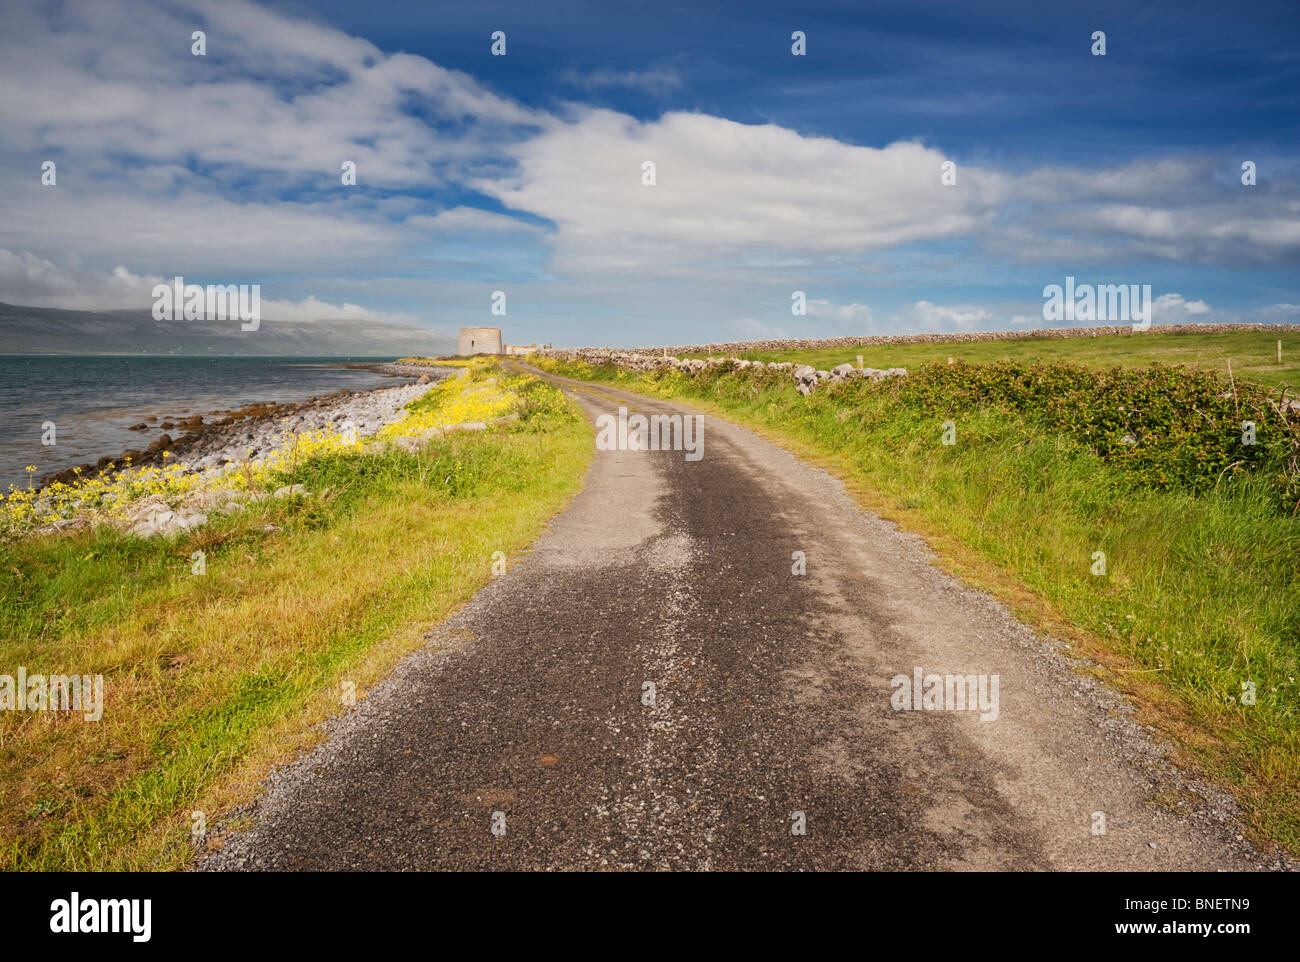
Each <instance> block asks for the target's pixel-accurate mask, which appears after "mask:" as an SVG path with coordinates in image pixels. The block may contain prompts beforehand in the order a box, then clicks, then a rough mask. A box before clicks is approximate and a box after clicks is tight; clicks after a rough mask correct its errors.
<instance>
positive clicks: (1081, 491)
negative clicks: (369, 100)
mask: <svg viewBox="0 0 1300 962" xmlns="http://www.w3.org/2000/svg"><path fill="white" fill-rule="evenodd" d="M1213 339H1214V340H1215V341H1217V342H1218V343H1219V345H1220V347H1223V346H1225V345H1232V344H1235V345H1236V346H1238V347H1239V346H1241V344H1242V343H1243V340H1244V339H1243V338H1239V337H1236V336H1230V338H1229V339H1228V340H1227V341H1225V340H1224V339H1223V338H1220V337H1214V338H1213ZM1135 340H1136V339H1135ZM1189 340H1191V339H1190V338H1186V337H1182V336H1175V337H1168V338H1166V339H1164V340H1163V341H1161V342H1160V343H1170V344H1172V345H1173V346H1174V347H1175V348H1179V349H1187V348H1188V347H1189V345H1188V344H1187V343H1186V342H1187V341H1189ZM1032 343H1033V346H1032V348H1031V349H1033V350H1037V349H1039V347H1040V345H1041V348H1042V349H1043V350H1047V349H1058V348H1059V349H1061V350H1066V351H1071V350H1072V351H1080V350H1082V349H1084V348H1088V349H1091V350H1092V351H1095V352H1096V354H1095V355H1094V357H1097V358H1102V357H1105V354H1104V349H1103V348H1102V347H1101V346H1100V345H1099V344H1098V343H1095V342H1091V341H1041V342H1032ZM1144 343H1145V340H1144ZM1016 346H1017V347H1020V348H1023V347H1024V344H1023V343H1018V344H1017V345H1016ZM958 347H959V345H952V346H951V347H950V346H948V345H939V346H913V345H907V346H902V347H899V348H889V349H876V352H877V353H876V354H875V355H874V357H872V358H869V359H868V363H872V362H874V363H875V364H876V365H877V366H886V365H898V364H910V365H911V366H912V370H913V373H912V374H911V375H910V376H909V377H906V378H900V379H888V380H884V381H879V382H871V381H847V382H844V383H842V384H839V385H834V386H824V387H822V388H819V389H818V390H817V391H815V392H814V393H813V394H812V395H810V396H808V397H804V396H801V395H800V394H798V393H797V392H796V391H795V390H794V388H793V385H792V384H791V381H790V378H789V376H788V374H786V373H785V372H775V371H762V372H754V371H753V370H739V371H731V370H729V369H728V366H722V367H717V368H712V369H708V370H705V371H703V372H700V373H698V374H695V375H688V374H685V373H683V372H682V371H680V370H675V369H664V370H660V371H655V372H640V373H638V372H632V371H628V370H625V369H622V368H615V367H613V366H610V365H600V366H592V365H588V364H584V363H580V362H561V361H556V360H551V359H546V358H543V359H541V360H540V361H538V363H539V365H540V366H542V367H545V368H547V369H549V370H552V371H555V372H557V373H560V374H565V375H568V376H570V377H575V378H578V379H582V380H596V381H610V382H614V383H616V384H617V385H618V386H620V387H624V388H628V389H631V390H638V391H643V392H645V393H647V394H651V395H655V396H659V397H665V398H673V399H679V400H682V401H685V402H687V403H689V404H693V405H695V406H698V407H701V408H703V409H704V410H708V411H712V412H714V413H717V414H719V415H721V416H723V417H726V418H728V419H730V420H733V421H736V422H738V423H741V424H745V425H747V426H750V427H752V428H754V429H755V430H757V431H758V432H759V433H761V434H763V435H765V436H767V437H769V438H771V439H773V440H775V441H777V442H779V443H782V444H784V445H785V446H786V447H788V448H789V449H790V450H792V451H794V452H795V453H797V454H799V455H801V456H803V457H806V458H808V459H810V460H812V461H814V462H815V463H818V464H821V465H823V466H824V467H826V468H827V469H828V470H830V471H832V472H833V473H835V474H836V475H838V476H839V477H841V478H843V479H844V480H845V482H846V484H847V485H848V487H849V489H850V490H851V491H852V492H853V493H854V494H855V495H856V496H857V497H858V498H859V499H860V500H861V501H862V503H863V504H864V505H865V506H867V507H869V508H871V509H872V510H875V511H876V512H878V513H879V514H881V515H883V516H885V517H888V518H891V519H893V520H895V521H897V522H898V523H899V524H900V525H901V526H902V527H904V528H906V529H909V530H912V531H916V532H918V533H920V534H921V535H922V536H924V537H925V538H926V539H927V541H929V543H930V544H931V546H932V547H934V548H935V550H936V551H937V552H938V554H939V556H940V558H941V559H942V561H943V563H944V564H945V566H946V567H947V568H948V569H949V570H951V571H953V572H954V573H956V574H958V575H959V576H961V577H962V578H964V579H965V580H966V581H968V582H970V583H973V584H976V585H978V586H980V587H983V588H985V589H987V590H989V591H991V592H992V593H994V594H995V595H996V596H997V597H999V598H1000V599H1001V600H1002V601H1004V602H1005V603H1006V604H1007V605H1008V606H1009V607H1010V608H1011V609H1012V610H1013V611H1014V612H1015V613H1016V614H1017V616H1018V617H1021V618H1022V619H1023V620H1025V621H1026V622H1028V623H1030V624H1034V625H1037V626H1039V627H1041V628H1043V629H1045V630H1047V631H1049V632H1050V633H1051V634H1053V635H1054V636H1056V637H1059V638H1063V639H1068V640H1069V641H1070V642H1071V643H1072V644H1073V646H1074V647H1075V649H1076V650H1080V651H1083V652H1085V653H1087V654H1089V655H1090V656H1092V658H1093V659H1095V663H1096V665H1097V668H1096V669H1095V670H1096V671H1098V672H1099V673H1100V674H1101V675H1102V676H1103V677H1104V678H1105V679H1107V680H1108V681H1109V682H1110V683H1111V684H1113V685H1114V686H1116V687H1117V688H1119V689H1121V690H1123V691H1125V692H1127V693H1128V694H1129V695H1130V696H1131V697H1132V698H1133V699H1134V701H1135V702H1136V703H1137V704H1138V706H1139V707H1140V709H1141V711H1142V719H1143V721H1144V722H1146V723H1148V724H1151V725H1153V726H1156V727H1158V728H1160V729H1161V730H1163V731H1164V732H1165V733H1166V734H1167V735H1168V736H1169V737H1170V738H1171V739H1172V740H1173V742H1174V743H1175V744H1176V745H1177V746H1180V749H1181V757H1182V758H1183V759H1184V760H1185V761H1187V762H1188V763H1189V764H1194V765H1197V766H1199V767H1201V768H1202V770H1203V771H1205V772H1207V773H1209V774H1210V775H1211V776H1212V777H1214V778H1217V779H1218V780H1220V781H1221V782H1222V783H1224V784H1226V785H1228V786H1229V787H1230V788H1231V789H1232V790H1233V791H1234V793H1235V794H1236V796H1237V798H1238V799H1239V800H1240V802H1241V804H1242V806H1243V808H1244V810H1245V812H1246V817H1247V820H1248V823H1249V824H1250V826H1251V830H1252V834H1253V835H1254V837H1255V839H1256V840H1257V841H1259V842H1261V843H1264V844H1268V843H1279V844H1281V845H1283V846H1284V847H1286V848H1287V849H1289V850H1290V851H1291V852H1292V853H1295V852H1298V851H1300V685H1298V683H1297V679H1300V518H1298V517H1297V500H1300V479H1298V478H1297V471H1296V463H1297V462H1296V458H1297V455H1298V454H1300V419H1297V418H1295V417H1294V416H1291V417H1289V418H1286V417H1283V416H1282V415H1280V414H1278V413H1277V412H1276V410H1275V409H1271V408H1270V407H1269V400H1270V397H1275V395H1276V392H1272V391H1270V390H1266V389H1264V388H1262V387H1252V386H1251V385H1249V384H1247V383H1239V384H1238V389H1239V394H1238V396H1236V397H1234V396H1233V394H1232V393H1231V392H1230V391H1228V385H1227V382H1226V381H1225V380H1223V379H1220V378H1218V377H1217V376H1215V375H1211V374H1209V373H1204V372H1190V371H1186V370H1174V369H1149V370H1132V369H1130V370H1127V371H1118V372H1116V371H1113V370H1112V371H1098V370H1094V369H1091V368H1085V367H1081V366H1079V365H1074V364H1060V363H1056V364H1050V365H1039V364H1026V363H1017V362H1011V363H1007V362H998V363H991V364H989V363H985V364H965V363H955V364H953V365H951V366H949V365H948V364H947V363H946V359H947V356H948V355H947V352H948V351H949V350H953V351H955V350H956V349H957V348H958ZM960 347H962V348H968V349H970V350H972V351H975V350H978V351H980V352H981V353H982V354H984V355H985V356H998V357H1000V356H1002V355H1003V354H1005V353H1006V352H1008V351H1009V350H1010V349H1012V347H1011V345H1006V344H989V345H960ZM1193 349H1195V348H1193ZM1199 349H1200V350H1203V351H1206V350H1209V348H1207V347H1205V346H1204V345H1203V344H1202V345H1200V346H1199ZM936 352H942V354H943V361H944V362H945V363H942V364H931V365H928V366H926V367H920V366H918V365H916V363H915V359H916V358H917V357H918V356H922V355H926V356H932V355H933V354H935V353H936ZM864 353H865V352H864ZM802 356H803V357H805V358H812V357H816V358H817V360H818V363H822V364H829V362H830V361H832V360H837V359H839V360H842V359H843V354H842V353H838V352H803V353H802ZM1107 360H1108V361H1109V362H1110V363H1109V365H1108V366H1110V367H1113V366H1114V361H1115V359H1114V358H1107ZM1130 360H1132V355H1130ZM1234 366H1235V365H1234ZM1225 395H1226V396H1225ZM1247 417H1250V418H1257V419H1258V425H1259V430H1260V433H1259V443H1258V444H1257V445H1254V446H1251V447H1246V446H1244V445H1243V444H1242V440H1241V421H1242V419H1244V418H1247ZM946 423H950V424H951V426H952V429H953V435H954V436H953V443H952V444H945V443H944V442H943V433H944V430H945V429H944V425H945V424H946ZM1098 553H1101V554H1104V556H1105V566H1104V570H1103V571H1101V572H1098V570H1097V568H1096V559H1097V557H1098ZM1172 801H1173V800H1171V803H1172Z"/></svg>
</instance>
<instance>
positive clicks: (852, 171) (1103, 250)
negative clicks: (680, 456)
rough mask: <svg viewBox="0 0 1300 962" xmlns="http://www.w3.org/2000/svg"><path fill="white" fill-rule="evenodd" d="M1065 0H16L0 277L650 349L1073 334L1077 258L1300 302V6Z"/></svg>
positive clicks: (1197, 294)
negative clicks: (1072, 282)
mask: <svg viewBox="0 0 1300 962" xmlns="http://www.w3.org/2000/svg"><path fill="white" fill-rule="evenodd" d="M1052 6H1054V5H1052V4H1044V3H1041V2H1034V3H1001V2H997V0H981V2H980V3H970V2H961V3H932V2H925V0H906V2H900V3H871V2H861V0H859V2H844V3H799V4H795V3H786V4H773V3H742V2H739V0H733V2H728V3H713V2H709V0H692V2H690V3H673V2H669V3H655V4H647V3H621V2H610V0H603V2H591V3H587V2H575V0H568V2H558V3H546V4H539V3H535V2H532V3H524V2H497V0H479V2H475V3H469V4H466V3H443V2H438V0H419V2H389V3H384V2H381V0H375V2H370V3H362V4H358V3H355V2H344V0H318V2H314V3H307V2H301V0H295V2H290V3H261V4H259V3H251V2H245V0H221V2H215V0H214V2H205V0H64V2H41V0H4V3H3V5H2V6H0V176H2V177H3V180H4V184H5V190H4V191H0V301H4V302H7V303H16V304H26V305H33V306H42V307H62V308H70V309H94V310H108V309H122V308H148V307H149V306H150V305H151V303H152V301H153V298H152V294H151V291H152V288H153V285H154V284H156V283H158V282H159V281H160V280H162V279H164V278H165V279H171V278H172V277H174V276H178V275H179V276H183V277H184V278H185V280H186V282H188V283H197V284H259V285H260V286H261V292H262V313H263V316H265V317H267V318H272V319H283V320H294V321H310V320H321V319H329V320H339V319H348V318H358V319H366V320H371V321H374V320H384V321H392V322H396V323H405V324H414V325H417V326H420V327H424V328H427V329H429V330H433V331H438V332H441V333H446V334H451V335H454V334H455V331H456V329H457V328H459V327H461V326H500V327H501V328H502V329H503V331H504V334H505V339H506V340H507V341H508V342H511V343H531V342H535V341H536V342H551V343H554V344H556V345H620V346H635V345H652V344H698V343H706V342H719V341H730V340H742V339H754V338H767V337H828V336H843V335H855V334H893V333H913V332H930V331H963V330H1030V329H1033V328H1041V327H1049V326H1062V325H1061V324H1060V323H1048V322H1046V321H1044V319H1043V305H1044V303H1045V297H1044V288H1045V287H1047V286H1048V285H1053V284H1056V285H1063V284H1064V283H1065V279H1066V277H1067V276H1068V277H1073V278H1075V279H1076V283H1077V284H1085V283H1088V284H1138V285H1150V286H1151V291H1152V297H1153V299H1154V320H1155V321H1156V322H1157V323H1184V322H1190V323H1207V322H1223V321H1263V322H1292V323H1294V322H1300V270H1297V268H1298V267H1300V154H1298V153H1297V149H1296V148H1297V143H1298V141H1300V136H1298V135H1300V122H1298V121H1300V116H1298V114H1297V111H1298V110H1300V4H1297V3H1295V2H1294V0H1289V2H1276V3H1273V2H1260V3H1253V4H1251V5H1249V6H1245V7H1243V6H1239V5H1227V4H1222V3H1221V2H1213V3H1202V2H1196V0H1182V2H1175V3H1153V4H1136V3H1133V2H1131V0H1125V2H1115V3H1106V2H1102V3H1089V4H1071V5H1068V9H1067V8H1062V9H1057V10H1053V9H1051V7H1052ZM194 31H202V32H203V34H204V44H205V46H204V53H203V55H201V56H199V55H196V54H195V53H194V41H193V39H192V37H193V34H194ZM497 31H500V32H501V34H504V54H503V55H501V54H494V53H493V46H494V40H493V35H494V34H495V33H496V32H497ZM796 31H799V32H800V33H801V34H802V36H803V42H802V47H803V50H804V52H803V53H802V54H801V55H796V53H795V52H794V47H795V45H796V44H795V41H794V39H792V36H793V35H794V34H795V32H796ZM1096 31H1102V32H1103V33H1104V35H1105V54H1104V55H1098V54H1097V53H1095V51H1096V50H1097V42H1096V40H1095V39H1094V33H1095V32H1096ZM498 36H499V35H498ZM496 46H497V49H498V51H499V50H500V49H501V44H500V43H499V42H498V43H497V44H496ZM48 161H52V162H53V163H54V165H55V166H54V171H55V183H54V184H53V185H49V184H46V183H43V182H42V177H43V169H44V168H43V164H45V163H46V162H48ZM345 162H351V163H353V164H355V169H356V183H355V185H345V184H344V183H343V180H344V177H343V173H342V165H343V164H344V163H345ZM647 163H652V164H653V165H654V167H653V173H654V177H653V181H654V182H653V184H650V183H647V182H646V180H647V174H646V169H645V165H646V164H647ZM945 163H951V164H952V165H955V166H954V167H952V168H951V170H952V172H953V173H952V175H951V176H949V177H948V180H951V181H955V182H953V183H945V182H944V177H943V170H944V166H943V165H944V164H945ZM1245 163H1249V164H1252V165H1253V169H1254V180H1255V182H1254V183H1253V184H1251V185H1247V184H1245V183H1243V177H1244V174H1243V166H1242V165H1243V164H1245ZM498 291H499V292H503V293H504V310H505V314H504V316H501V315H494V314H493V313H492V308H493V304H494V303H496V304H497V305H498V309H499V306H500V305H501V304H502V303H503V300H502V298H500V297H496V298H495V299H494V293H495V292H498ZM796 291H800V292H803V300H804V301H805V302H806V305H807V307H806V313H805V314H795V313H794V312H793V311H792V305H793V304H794V303H795V302H794V300H793V295H794V292H796ZM1085 323H1086V322H1085Z"/></svg>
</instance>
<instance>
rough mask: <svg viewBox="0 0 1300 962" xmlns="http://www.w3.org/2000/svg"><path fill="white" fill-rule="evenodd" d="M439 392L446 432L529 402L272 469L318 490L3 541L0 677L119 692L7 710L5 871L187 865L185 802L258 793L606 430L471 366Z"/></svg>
mask: <svg viewBox="0 0 1300 962" xmlns="http://www.w3.org/2000/svg"><path fill="white" fill-rule="evenodd" d="M493 376H495V377H497V380H496V381H491V380H490V379H491V377H493ZM485 386H487V390H486V392H485V390H484V389H485ZM462 389H463V390H462ZM431 395H432V397H426V399H425V400H422V401H420V402H416V406H418V411H416V412H413V413H412V415H411V420H413V421H414V422H416V424H417V426H420V425H421V424H423V423H424V422H425V421H430V422H431V421H433V420H435V419H436V415H437V413H438V410H439V405H440V404H441V405H443V406H445V407H446V409H447V410H448V411H450V412H452V416H448V417H444V418H442V419H441V421H442V422H443V423H451V422H453V421H456V420H458V419H459V418H465V417H471V416H473V415H474V414H475V413H476V411H477V410H478V408H476V407H475V404H479V405H480V406H483V410H484V411H486V412H487V413H488V414H489V415H490V416H496V415H499V414H500V413H501V412H502V410H504V408H503V406H502V403H501V401H500V400H499V399H500V398H501V397H502V396H503V395H508V396H509V398H510V399H512V403H511V406H512V407H513V409H514V411H513V413H514V414H517V415H518V416H517V417H516V418H514V419H513V420H510V421H509V422H508V423H505V424H500V425H498V426H497V427H496V428H494V429H490V430H487V431H481V432H475V433H468V432H467V433H452V434H448V435H447V436H445V437H438V438H435V439H434V440H432V441H431V442H430V443H429V444H428V445H427V446H426V447H424V448H423V450H417V451H411V452H407V451H402V450H398V449H397V448H395V447H393V446H389V447H387V448H384V449H376V450H371V451H369V452H364V451H358V450H338V451H327V452H324V453H322V454H320V455H318V456H313V457H310V458H308V459H306V460H304V461H302V462H301V463H294V465H293V474H292V477H290V475H289V473H288V472H287V471H285V472H280V473H278V474H277V473H272V474H271V475H270V476H268V477H267V478H266V479H265V480H264V482H263V483H262V487H263V488H264V490H267V491H270V490H274V489H275V488H276V487H277V486H281V485H286V484H288V483H290V482H291V481H292V482H294V483H298V484H302V485H304V486H305V487H306V489H307V490H308V491H309V492H311V493H312V496H307V497H289V498H266V499H264V500H260V501H256V502H252V503H250V504H249V505H248V507H246V508H245V509H244V510H242V511H239V512H237V513H234V514H232V515H230V516H225V515H218V514H217V513H215V512H214V513H213V515H212V517H213V519H214V520H212V521H210V522H209V523H208V524H206V525H204V526H203V527H201V528H198V529H195V530H192V531H189V532H186V533H183V534H180V535H178V536H174V537H171V538H151V539H147V540H145V539H139V538H133V537H129V536H127V535H124V534H122V533H120V532H118V531H116V530H114V529H113V528H112V527H109V526H99V527H96V528H94V529H92V530H90V531H82V532H77V533H73V534H64V535H60V536H47V537H30V538H20V539H17V540H14V541H12V542H10V543H8V544H4V545H0V674H9V675H11V676H12V675H14V674H15V672H16V669H17V667H18V666H24V667H25V668H26V669H27V672H28V673H29V674H37V673H40V674H43V675H51V674H61V673H67V674H71V673H77V674H91V675H94V674H102V675H103V676H104V689H105V695H104V705H103V717H102V719H101V720H99V721H86V720H85V719H84V717H83V716H82V715H81V714H78V713H66V712H54V711H21V712H19V711H2V712H0V772H2V776H0V839H3V841H2V842H0V868H4V869H37V870H138V869H174V868H179V867H183V866H184V865H185V864H187V863H188V861H189V860H190V859H191V858H192V857H193V854H194V849H193V846H192V844H191V841H190V831H191V826H192V818H191V816H192V813H194V812H203V813H205V818H206V819H208V820H213V819H215V818H216V816H217V813H219V812H221V811H223V810H225V809H228V808H229V807H231V806H233V805H236V804H238V803H240V802H243V801H246V800H248V799H250V798H251V797H253V795H254V794H255V788H256V783H257V781H258V779H259V778H260V777H261V776H262V775H263V774H264V773H265V771H266V769H267V767H268V766H269V765H270V764H272V763H274V762H276V761H282V760H285V759H287V758H290V757H292V756H293V755H294V754H295V753H296V752H297V751H298V750H300V749H302V748H305V747H308V746H309V745H310V744H312V743H313V742H314V741H315V740H316V739H317V738H319V735H320V732H319V729H318V728H313V724H314V723H315V722H318V721H320V720H323V719H325V718H327V717H329V716H331V715H333V714H336V713H337V712H338V711H339V710H340V706H341V703H342V701H343V695H344V693H345V691H347V690H348V689H347V687H346V685H345V683H351V685H352V686H354V687H355V690H356V691H357V693H358V695H357V697H364V693H365V689H366V687H367V686H369V685H370V684H372V683H374V682H375V681H377V680H379V679H381V678H382V677H384V675H385V674H386V673H387V671H388V670H389V669H391V667H392V666H393V664H394V663H395V662H396V661H397V660H398V659H400V658H401V657H402V656H403V655H404V654H406V653H408V652H409V651H411V650H413V649H415V648H417V647H419V645H420V644H421V643H422V636H423V634H424V633H425V632H426V631H427V629H428V628H429V627H431V626H432V625H433V624H435V623H437V622H438V621H440V620H442V619H443V618H445V617H446V615H447V614H448V613H449V612H451V611H452V610H453V609H454V608H455V607H456V606H457V605H459V604H461V603H463V602H464V601H465V600H467V599H468V598H469V597H470V596H472V594H473V593H474V592H475V591H476V590H477V589H478V588H480V587H481V586H482V585H483V584H485V583H486V582H487V581H488V580H489V578H490V576H491V567H492V561H493V557H492V556H493V553H494V552H497V551H501V552H504V553H505V554H506V555H507V556H509V555H511V554H513V553H515V552H518V551H520V550H522V549H523V548H525V547H526V546H527V545H529V544H530V543H531V542H532V541H533V540H535V538H536V537H537V535H538V534H539V533H540V530H541V528H542V526H543V525H544V523H545V521H546V520H547V518H549V517H550V516H551V515H552V514H553V513H554V512H555V511H557V510H558V509H559V508H560V507H562V506H563V505H564V504H565V503H566V502H567V501H568V500H569V499H570V498H571V497H572V496H573V494H575V493H576V491H577V490H578V488H579V487H580V484H581V477H582V475H583V473H584V472H585V469H586V466H587V464H588V463H589V461H590V459H591V456H592V447H591V438H590V432H589V429H588V427H587V426H586V424H585V422H584V421H583V420H582V419H581V417H580V415H579V414H578V413H577V411H576V409H575V408H573V407H572V406H571V405H570V404H568V403H567V402H566V401H564V399H563V397H562V396H561V395H560V393H559V392H558V391H556V390H555V389H554V388H552V387H550V386H549V385H546V384H544V383H542V382H540V381H538V380H537V379H535V378H528V377H520V376H505V375H502V374H501V373H500V372H499V371H496V370H493V369H492V368H491V367H485V366H483V365H477V366H475V367H474V368H473V369H472V371H471V375H470V376H469V377H468V378H465V379H460V380H459V381H457V382H447V383H445V384H442V385H439V386H438V388H436V389H435V391H434V392H431ZM467 396H468V397H470V398H471V401H473V402H474V403H469V402H466V400H465V398H466V397H467ZM475 399H477V400H475ZM484 405H485V406H484ZM323 493H324V494H323ZM322 494H323V496H322ZM196 552H202V557H203V573H202V574H196V573H195V564H196V562H195V561H194V560H193V559H195V558H196Z"/></svg>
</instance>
